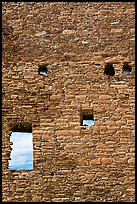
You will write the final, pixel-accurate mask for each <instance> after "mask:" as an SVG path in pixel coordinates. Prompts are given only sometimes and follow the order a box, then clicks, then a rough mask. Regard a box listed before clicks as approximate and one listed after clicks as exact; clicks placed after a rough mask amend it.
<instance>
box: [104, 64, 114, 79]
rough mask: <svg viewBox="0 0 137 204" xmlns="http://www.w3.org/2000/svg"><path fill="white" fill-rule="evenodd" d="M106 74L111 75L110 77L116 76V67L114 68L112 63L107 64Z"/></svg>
mask: <svg viewBox="0 0 137 204" xmlns="http://www.w3.org/2000/svg"><path fill="white" fill-rule="evenodd" d="M104 74H106V75H109V76H114V75H115V70H114V67H113V65H112V64H111V63H107V64H106V65H105V70H104Z"/></svg>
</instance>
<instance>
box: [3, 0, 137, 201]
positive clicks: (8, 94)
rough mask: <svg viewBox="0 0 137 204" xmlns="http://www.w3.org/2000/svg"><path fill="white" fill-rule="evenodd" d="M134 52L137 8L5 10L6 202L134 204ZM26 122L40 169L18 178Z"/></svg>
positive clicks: (41, 5) (19, 6) (24, 6)
mask: <svg viewBox="0 0 137 204" xmlns="http://www.w3.org/2000/svg"><path fill="white" fill-rule="evenodd" d="M134 48H135V3H134V2H2V200H3V201H5V202H21V201H24V202H34V201H37V202H44V201H45V202H48V201H49V202H56V201H59V202H68V201H69V202H75V201H77V202H94V201H95V202H103V201H104V202H109V201H111V202H112V201H113V202H131V201H135V162H134V157H135V131H134V130H135V124H134V121H135V111H134V110H135V79H134V78H135V49H134ZM125 62H127V63H128V64H129V65H130V66H131V69H132V70H131V72H130V73H129V74H126V75H125V74H123V73H122V69H123V65H124V63H125ZM106 63H111V64H113V67H114V69H115V75H114V76H108V75H105V74H104V69H105V64H106ZM41 65H46V66H47V69H48V75H47V76H44V75H39V73H38V68H39V66H41ZM84 109H91V110H93V115H94V126H81V121H80V118H81V111H82V110H84ZM27 123H29V124H31V125H32V136H33V163H34V164H33V170H9V169H8V162H9V159H10V154H11V143H10V136H11V132H12V128H13V127H14V126H16V124H22V125H24V127H25V124H27Z"/></svg>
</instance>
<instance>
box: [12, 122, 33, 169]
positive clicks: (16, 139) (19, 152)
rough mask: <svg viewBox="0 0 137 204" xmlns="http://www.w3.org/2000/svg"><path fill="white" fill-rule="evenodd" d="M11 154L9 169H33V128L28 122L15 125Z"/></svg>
mask: <svg viewBox="0 0 137 204" xmlns="http://www.w3.org/2000/svg"><path fill="white" fill-rule="evenodd" d="M10 142H11V154H10V160H9V170H32V169H33V142H32V130H31V127H30V126H29V125H28V124H27V126H26V128H25V127H24V128H23V125H15V126H14V127H13V128H12V134H11V137H10Z"/></svg>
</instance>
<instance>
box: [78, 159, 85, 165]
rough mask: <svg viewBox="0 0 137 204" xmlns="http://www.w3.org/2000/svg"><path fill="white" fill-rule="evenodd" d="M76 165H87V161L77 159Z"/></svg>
mask: <svg viewBox="0 0 137 204" xmlns="http://www.w3.org/2000/svg"><path fill="white" fill-rule="evenodd" d="M75 163H76V164H77V165H84V164H85V163H86V161H85V160H84V159H76V160H75Z"/></svg>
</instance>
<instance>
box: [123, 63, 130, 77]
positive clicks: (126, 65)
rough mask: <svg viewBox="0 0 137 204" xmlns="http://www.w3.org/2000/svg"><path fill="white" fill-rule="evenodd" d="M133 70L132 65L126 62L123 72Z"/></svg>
mask: <svg viewBox="0 0 137 204" xmlns="http://www.w3.org/2000/svg"><path fill="white" fill-rule="evenodd" d="M130 72H131V66H130V65H129V64H128V63H127V62H125V63H124V65H123V74H129V73H130Z"/></svg>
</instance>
